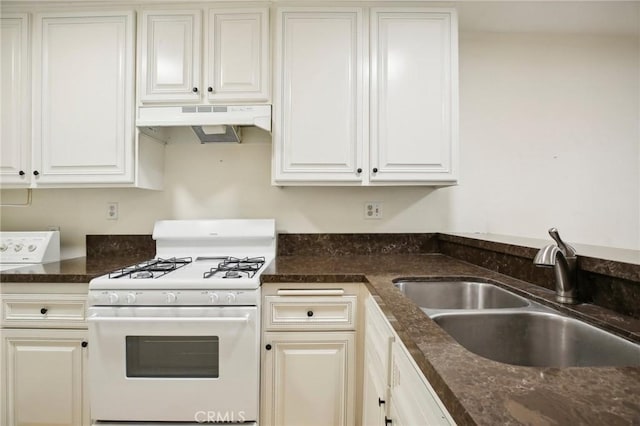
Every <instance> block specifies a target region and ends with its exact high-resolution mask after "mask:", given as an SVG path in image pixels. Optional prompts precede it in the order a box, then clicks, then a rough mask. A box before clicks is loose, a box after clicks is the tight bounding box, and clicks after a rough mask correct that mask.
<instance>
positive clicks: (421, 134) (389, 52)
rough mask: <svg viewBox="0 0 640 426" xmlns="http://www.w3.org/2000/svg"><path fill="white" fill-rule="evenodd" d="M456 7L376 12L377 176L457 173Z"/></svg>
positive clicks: (435, 178)
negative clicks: (443, 9) (446, 9)
mask: <svg viewBox="0 0 640 426" xmlns="http://www.w3.org/2000/svg"><path fill="white" fill-rule="evenodd" d="M456 22H457V21H456V15H455V11H437V10H435V11H434V10H429V9H421V8H411V9H398V8H374V9H372V12H371V83H372V87H371V144H370V146H371V152H370V164H371V171H370V172H371V175H370V179H371V182H381V181H396V182H398V181H400V182H402V181H405V182H406V181H414V182H421V181H422V182H443V183H447V182H448V183H451V182H453V181H455V179H456V173H457V164H456V163H457V130H456V129H457V24H456Z"/></svg>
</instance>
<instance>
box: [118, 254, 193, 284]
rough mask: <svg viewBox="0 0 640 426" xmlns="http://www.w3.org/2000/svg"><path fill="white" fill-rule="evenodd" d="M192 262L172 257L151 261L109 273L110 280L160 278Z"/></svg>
mask: <svg viewBox="0 0 640 426" xmlns="http://www.w3.org/2000/svg"><path fill="white" fill-rule="evenodd" d="M191 262H192V259H191V258H190V257H172V258H169V259H162V258H157V259H151V260H147V261H145V262H141V263H138V264H136V265H131V266H127V267H125V268H122V269H118V270H116V271H113V272H111V273H109V278H110V279H117V278H158V277H161V276H163V275H166V274H168V273H169V272H171V271H175V270H176V269H178V268H182V267H183V266H185V265H188V264H189V263H191Z"/></svg>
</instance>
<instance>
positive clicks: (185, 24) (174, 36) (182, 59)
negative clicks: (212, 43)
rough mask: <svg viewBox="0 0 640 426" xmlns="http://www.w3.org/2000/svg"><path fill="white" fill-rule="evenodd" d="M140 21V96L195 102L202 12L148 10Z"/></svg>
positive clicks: (197, 94) (199, 61) (199, 88)
mask: <svg viewBox="0 0 640 426" xmlns="http://www.w3.org/2000/svg"><path fill="white" fill-rule="evenodd" d="M141 21H142V25H141V26H142V30H141V34H142V35H141V49H142V54H141V55H142V56H141V64H140V66H141V76H140V84H141V85H142V87H141V88H140V90H141V92H140V100H141V101H142V102H198V101H199V100H200V99H201V94H200V93H201V90H202V88H201V87H200V73H201V59H200V56H201V53H200V52H201V47H200V43H201V41H200V40H201V39H202V27H201V26H202V12H201V11H200V10H171V11H162V10H153V11H150V10H148V11H144V12H142V19H141Z"/></svg>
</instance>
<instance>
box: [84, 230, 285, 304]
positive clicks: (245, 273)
mask: <svg viewBox="0 0 640 426" xmlns="http://www.w3.org/2000/svg"><path fill="white" fill-rule="evenodd" d="M153 239H154V240H156V257H155V258H154V259H150V260H148V261H145V262H141V263H137V264H135V265H130V266H127V267H125V268H122V269H118V270H116V271H112V272H111V273H109V274H105V275H102V276H100V277H97V278H94V279H93V280H91V282H90V283H89V303H90V304H91V305H92V306H96V305H98V306H102V305H108V306H114V307H117V306H138V305H141V306H155V305H160V306H161V305H178V306H180V305H185V306H217V305H255V304H256V303H257V302H258V300H259V297H260V274H261V273H262V271H264V270H265V269H266V268H267V267H268V266H269V264H270V263H271V261H272V260H273V259H274V257H275V253H276V249H275V248H276V232H275V221H274V220H273V219H216V220H164V221H158V222H156V224H155V226H154V229H153Z"/></svg>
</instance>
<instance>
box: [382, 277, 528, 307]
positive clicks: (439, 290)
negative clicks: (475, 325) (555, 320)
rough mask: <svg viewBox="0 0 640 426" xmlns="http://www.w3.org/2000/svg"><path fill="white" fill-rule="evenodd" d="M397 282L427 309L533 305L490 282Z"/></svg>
mask: <svg viewBox="0 0 640 426" xmlns="http://www.w3.org/2000/svg"><path fill="white" fill-rule="evenodd" d="M394 285H395V286H396V287H398V288H399V289H400V291H402V293H404V295H405V296H407V297H408V298H409V299H411V300H412V301H413V302H415V303H416V304H417V305H418V306H420V307H421V308H426V309H496V308H519V307H525V306H528V305H529V302H528V301H527V299H525V298H523V297H520V296H517V295H515V294H513V293H510V292H509V291H507V290H504V289H502V288H500V287H498V286H496V285H493V284H487V283H480V282H472V281H400V282H396V283H395V284H394ZM427 313H428V314H429V312H427Z"/></svg>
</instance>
